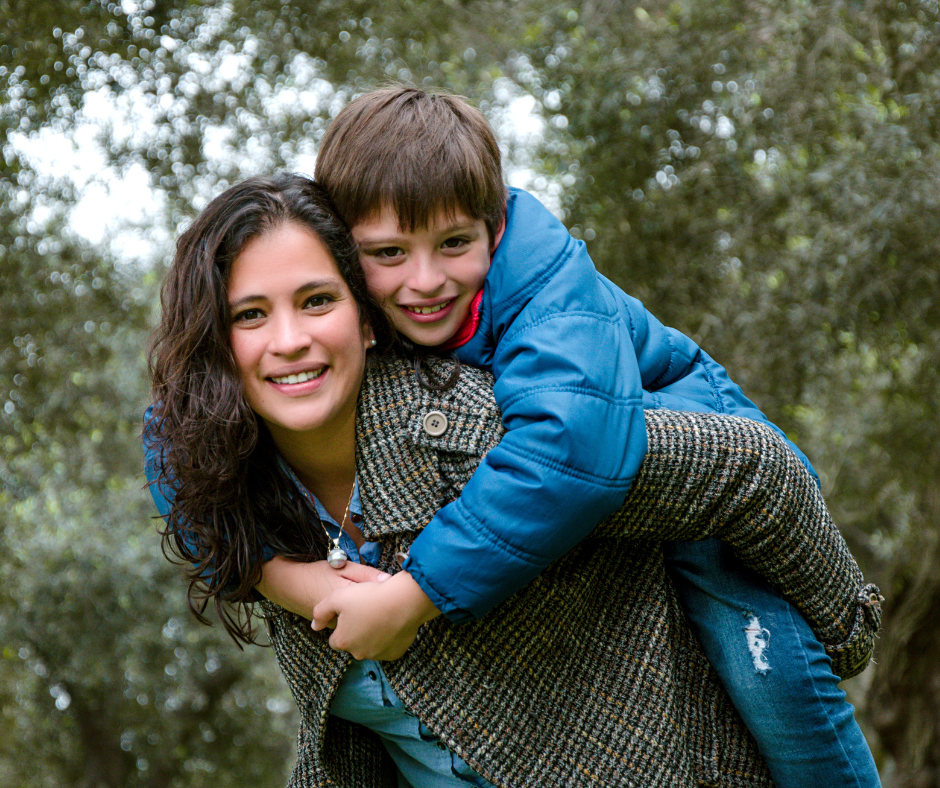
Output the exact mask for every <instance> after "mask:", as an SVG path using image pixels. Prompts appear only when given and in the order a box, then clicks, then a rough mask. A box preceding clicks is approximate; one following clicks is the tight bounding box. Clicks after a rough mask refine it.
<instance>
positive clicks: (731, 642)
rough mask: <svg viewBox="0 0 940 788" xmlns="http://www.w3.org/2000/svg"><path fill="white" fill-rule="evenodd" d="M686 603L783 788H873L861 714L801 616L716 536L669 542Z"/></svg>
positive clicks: (669, 558)
mask: <svg viewBox="0 0 940 788" xmlns="http://www.w3.org/2000/svg"><path fill="white" fill-rule="evenodd" d="M665 554H666V565H667V567H668V568H669V571H670V574H671V575H672V577H673V579H674V581H675V585H676V589H677V591H678V594H679V599H680V601H681V603H682V605H683V608H684V609H685V612H686V614H687V615H688V617H689V619H690V621H691V623H692V629H693V631H694V632H695V634H696V635H697V636H698V638H699V640H700V641H701V643H702V646H703V648H704V650H705V654H706V656H707V657H708V660H709V662H711V664H712V665H713V666H714V668H715V670H716V671H717V673H718V675H719V677H720V678H721V681H722V683H723V684H724V686H725V689H726V690H727V691H728V694H729V695H730V696H731V700H732V702H733V703H734V705H735V707H736V708H737V710H738V712H739V713H740V714H741V717H742V718H743V719H744V722H745V724H746V725H747V727H748V730H750V732H751V734H752V735H753V736H754V738H755V739H756V740H757V744H758V747H759V748H760V751H761V754H762V755H763V756H764V759H765V761H766V762H767V765H768V767H769V768H770V772H771V775H772V777H773V780H774V783H775V785H776V786H777V788H805V786H807V785H823V786H826V788H842V787H843V786H845V787H846V788H848V787H849V786H851V788H873V787H874V786H880V785H881V783H880V781H879V778H878V771H877V769H876V768H875V763H874V759H873V758H872V755H871V751H870V749H869V747H868V744H867V742H866V741H865V737H864V736H863V735H862V732H861V729H860V728H859V727H858V723H857V722H856V721H855V717H854V714H853V708H852V706H851V704H850V703H848V702H847V701H846V699H845V693H844V692H843V691H842V690H841V689H840V688H839V686H838V683H839V678H838V677H837V676H836V675H835V674H834V673H833V672H832V669H831V662H830V659H829V657H828V656H827V655H826V653H825V650H824V649H823V647H822V645H821V644H820V643H819V641H818V640H817V639H816V638H815V636H814V635H813V633H812V631H811V630H810V628H809V626H808V625H807V624H806V622H805V621H804V619H803V617H802V616H801V615H800V614H799V612H798V611H797V610H796V609H795V608H793V607H792V605H790V604H789V603H788V602H787V601H786V600H785V599H783V598H782V597H781V596H780V595H779V594H778V593H777V592H776V591H775V590H774V589H772V588H771V587H770V586H768V585H767V584H766V583H764V581H763V580H762V579H761V578H760V577H758V576H757V575H756V574H755V573H753V572H752V571H751V570H749V569H748V568H747V567H745V566H744V565H743V564H741V563H740V562H739V561H738V560H737V558H735V556H734V554H733V552H732V551H731V549H730V547H728V545H726V544H724V543H722V542H719V541H718V540H715V539H708V540H705V541H701V542H670V543H666V544H665Z"/></svg>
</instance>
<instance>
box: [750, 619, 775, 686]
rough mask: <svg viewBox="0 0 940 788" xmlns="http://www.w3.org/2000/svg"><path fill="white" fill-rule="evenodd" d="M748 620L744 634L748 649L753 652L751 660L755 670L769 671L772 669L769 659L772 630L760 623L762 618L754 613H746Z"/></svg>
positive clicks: (761, 672)
mask: <svg viewBox="0 0 940 788" xmlns="http://www.w3.org/2000/svg"><path fill="white" fill-rule="evenodd" d="M744 615H745V617H747V619H748V622H747V625H746V626H745V627H744V635H745V637H746V638H747V650H748V651H750V652H751V661H752V662H753V663H754V670H755V671H757V672H758V673H760V674H762V675H763V674H765V673H767V671H768V670H770V662H768V661H767V647H768V646H769V645H770V630H769V629H766V628H765V627H762V626H761V625H760V619H759V618H758V617H757V616H755V615H754V614H753V613H745V614H744Z"/></svg>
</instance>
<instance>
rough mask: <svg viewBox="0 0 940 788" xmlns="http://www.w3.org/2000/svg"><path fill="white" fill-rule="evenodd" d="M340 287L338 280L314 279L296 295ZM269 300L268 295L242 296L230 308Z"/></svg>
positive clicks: (298, 289)
mask: <svg viewBox="0 0 940 788" xmlns="http://www.w3.org/2000/svg"><path fill="white" fill-rule="evenodd" d="M339 286H340V285H339V280H338V279H332V278H326V279H313V280H311V281H309V282H305V283H304V284H302V285H300V286H299V287H298V288H297V289H296V290H294V294H295V295H296V294H297V293H306V292H308V291H310V290H324V289H329V288H332V289H334V290H335V289H337V288H338V287H339ZM267 300H268V296H266V295H260V294H259V295H246V296H242V297H241V298H239V299H237V300H236V301H231V302H229V308H230V309H237V308H238V307H240V306H243V305H245V304H250V303H254V302H256V301H267Z"/></svg>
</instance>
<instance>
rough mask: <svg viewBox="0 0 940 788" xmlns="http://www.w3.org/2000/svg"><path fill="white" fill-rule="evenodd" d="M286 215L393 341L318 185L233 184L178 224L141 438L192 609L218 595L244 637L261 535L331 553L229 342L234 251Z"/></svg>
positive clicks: (307, 552)
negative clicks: (151, 459)
mask: <svg viewBox="0 0 940 788" xmlns="http://www.w3.org/2000/svg"><path fill="white" fill-rule="evenodd" d="M287 222H294V223H297V224H299V225H302V226H304V227H306V228H307V229H309V230H311V231H312V232H313V233H315V234H316V235H317V237H318V238H320V240H321V241H322V242H323V243H324V245H325V246H326V248H327V249H328V250H329V252H330V253H331V254H332V255H333V258H334V260H335V261H336V265H337V268H338V269H339V272H340V274H341V275H342V277H343V279H344V280H345V281H346V283H347V285H348V286H349V289H350V291H351V292H352V296H353V298H354V299H355V301H356V303H357V304H358V306H359V313H360V316H361V318H362V321H363V323H364V324H365V323H368V324H370V325H371V326H372V329H373V332H374V333H375V337H376V339H377V341H378V343H379V344H378V345H377V348H378V349H380V350H381V349H384V348H385V347H387V346H388V345H389V344H390V342H391V341H392V340H391V336H392V334H391V331H390V330H389V329H388V324H387V322H386V319H385V317H384V315H383V313H382V311H381V309H380V308H379V306H378V305H377V304H376V303H375V301H374V300H373V299H372V298H371V297H370V296H369V294H368V291H367V290H366V284H365V277H364V276H363V273H362V268H361V266H360V264H359V256H358V251H357V249H356V247H355V245H354V243H353V241H352V237H351V235H350V233H349V229H348V228H347V226H346V225H345V224H344V223H343V221H342V219H340V218H339V215H338V214H337V213H336V211H335V209H334V208H333V205H332V203H331V202H330V200H329V198H328V197H327V194H326V192H325V191H324V190H323V189H322V188H320V187H319V186H318V185H317V184H316V183H314V182H313V181H312V180H310V179H309V178H306V177H303V176H300V175H291V174H283V175H278V176H276V177H274V178H260V177H259V178H250V179H248V180H246V181H243V182H242V183H239V184H237V185H235V186H232V187H231V188H229V189H227V190H226V191H225V192H223V193H222V194H220V195H219V196H218V197H216V198H215V199H214V200H213V201H212V202H210V203H209V205H208V206H206V208H205V210H203V211H202V213H201V214H200V215H199V216H198V218H197V219H196V220H195V221H194V222H193V224H192V226H191V227H190V228H189V229H188V230H187V231H186V232H185V233H183V235H182V236H181V237H180V239H179V242H178V243H177V248H176V256H175V259H174V261H173V265H172V267H171V268H170V270H169V272H168V274H167V278H166V280H165V282H164V284H163V290H162V292H161V304H162V307H163V317H162V320H161V323H160V327H159V328H158V329H157V331H156V333H155V335H154V339H153V344H152V347H151V351H150V375H151V381H152V389H151V390H152V394H153V401H154V403H155V405H154V410H153V418H152V419H151V420H150V421H149V423H148V424H147V426H146V427H145V430H144V432H145V434H144V440H145V443H146V444H147V445H148V446H150V447H152V448H153V447H157V451H153V452H152V454H155V455H157V459H156V461H155V463H156V468H155V471H156V476H155V482H154V483H157V484H160V485H162V486H163V489H164V490H169V491H172V510H171V513H170V515H169V517H168V519H167V523H166V526H165V527H164V528H162V529H161V531H160V533H161V536H162V538H163V551H164V553H165V554H166V555H167V556H168V557H169V558H171V560H175V561H178V562H179V563H181V564H182V565H183V567H184V572H185V574H186V577H187V579H188V581H189V588H188V590H187V599H188V601H189V606H190V609H191V610H192V611H193V613H194V615H195V616H196V617H197V618H198V619H199V620H200V621H202V622H204V623H208V619H207V618H206V617H205V615H204V613H205V610H206V608H207V606H208V605H209V603H210V601H211V602H213V603H214V605H215V607H216V610H217V612H218V614H219V617H220V619H221V621H222V623H223V625H224V626H225V629H226V630H227V631H228V633H229V634H230V635H231V636H232V637H233V639H234V640H235V642H236V643H238V644H239V645H241V642H245V643H251V642H254V640H255V630H254V628H253V627H252V621H251V609H250V607H251V602H252V601H254V600H255V599H256V598H257V594H256V592H255V591H254V586H255V585H256V584H257V583H258V582H259V580H260V579H261V564H262V562H263V561H264V559H265V557H267V556H266V555H265V552H264V550H265V546H267V548H269V549H270V551H273V553H274V554H276V555H282V556H285V557H288V558H293V559H296V560H315V559H318V558H323V557H325V545H326V536H325V534H324V532H323V529H322V528H321V526H320V524H319V520H318V518H317V515H316V512H315V511H313V509H312V507H310V506H309V504H307V503H306V501H305V500H303V497H302V496H299V495H296V494H295V490H294V488H293V484H292V482H291V480H290V478H289V477H288V476H287V474H286V472H285V471H284V470H283V468H282V467H281V463H280V462H279V461H278V458H277V452H276V450H275V448H274V444H273V442H272V440H271V437H270V434H269V433H268V430H267V427H266V426H265V425H264V423H263V422H262V421H261V420H260V419H259V418H258V417H257V416H256V415H255V413H254V412H253V411H252V410H251V408H250V407H249V406H248V403H247V401H246V400H245V397H244V396H243V393H242V384H241V382H240V379H239V376H238V372H237V369H236V365H235V359H234V356H233V354H232V350H231V344H230V330H231V319H230V315H229V304H228V278H229V272H230V271H231V267H232V263H233V262H234V260H235V258H236V257H238V255H239V254H240V253H241V252H242V250H243V249H244V248H245V246H246V245H247V244H248V242H249V241H251V240H252V239H254V238H257V237H258V236H261V235H264V234H265V233H267V232H269V231H271V230H273V229H276V228H278V227H279V226H281V225H283V224H285V223H287ZM168 497H170V496H168ZM268 555H270V553H269V554H268Z"/></svg>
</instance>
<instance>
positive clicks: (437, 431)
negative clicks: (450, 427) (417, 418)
mask: <svg viewBox="0 0 940 788" xmlns="http://www.w3.org/2000/svg"><path fill="white" fill-rule="evenodd" d="M421 425H422V426H423V427H424V431H425V432H426V433H427V434H428V435H430V436H431V437H433V438H436V437H437V436H438V435H443V434H444V433H445V432H447V416H445V415H444V414H443V413H441V412H440V411H439V410H432V411H429V412H428V413H427V414H426V415H425V417H424V419H423V420H422V421H421Z"/></svg>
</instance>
